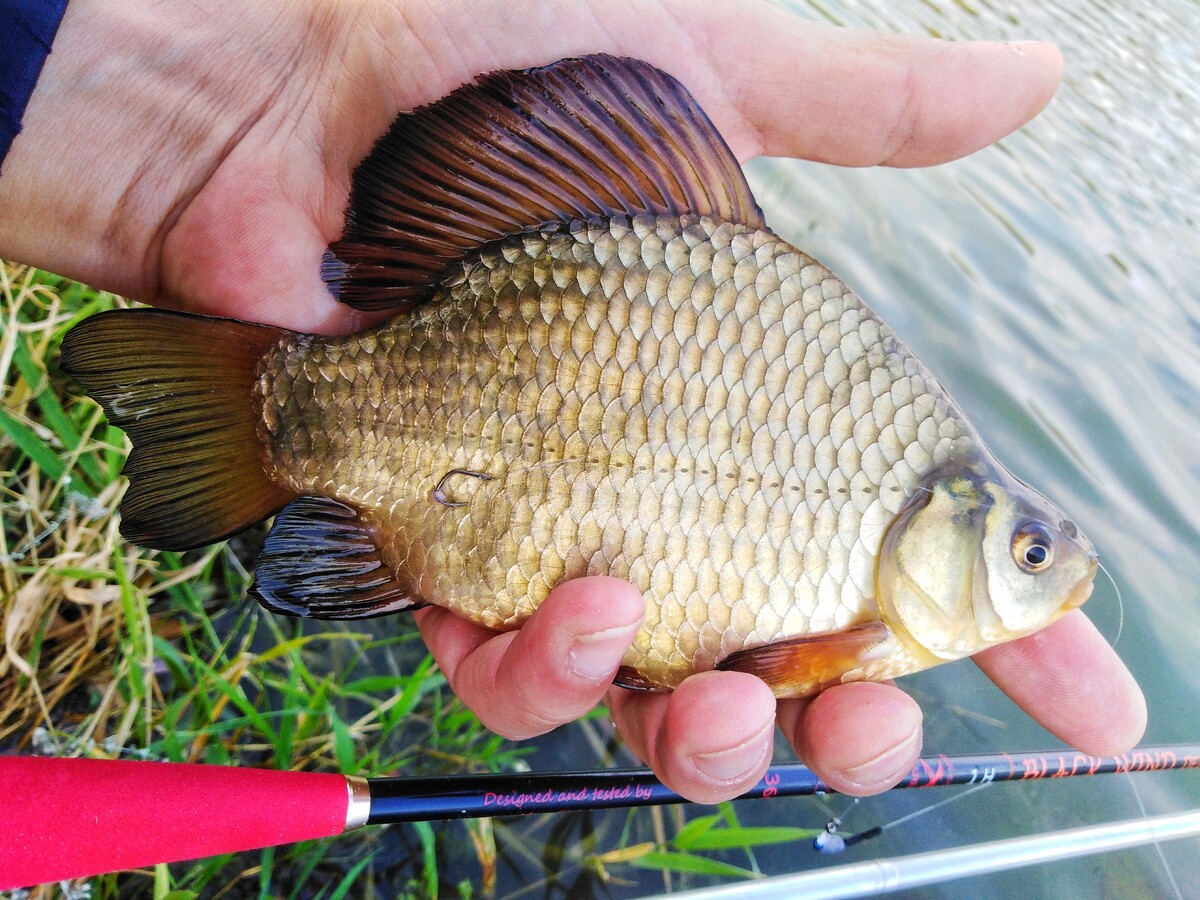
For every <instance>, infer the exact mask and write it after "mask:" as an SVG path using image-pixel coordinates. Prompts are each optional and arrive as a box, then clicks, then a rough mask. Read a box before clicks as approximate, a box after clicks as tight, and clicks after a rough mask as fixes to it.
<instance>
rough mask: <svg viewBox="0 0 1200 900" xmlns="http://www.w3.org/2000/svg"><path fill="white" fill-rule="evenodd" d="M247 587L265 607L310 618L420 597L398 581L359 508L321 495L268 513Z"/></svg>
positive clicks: (395, 605)
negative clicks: (264, 537)
mask: <svg viewBox="0 0 1200 900" xmlns="http://www.w3.org/2000/svg"><path fill="white" fill-rule="evenodd" d="M250 595H251V596H252V597H254V599H256V600H257V601H258V602H259V603H261V604H262V605H263V606H264V607H266V608H267V609H269V610H271V611H272V612H278V613H284V614H286V615H289V616H305V617H311V618H316V619H365V618H368V617H370V616H382V615H386V614H388V613H394V612H400V611H401V610H406V609H417V608H419V607H421V606H424V605H425V603H424V601H423V600H421V598H419V597H415V596H413V594H412V593H411V592H409V591H407V590H405V589H404V588H403V587H402V586H401V585H400V583H399V582H398V581H397V579H396V576H395V573H394V572H392V570H391V569H390V568H389V567H388V565H387V563H385V562H384V560H383V555H382V554H381V553H380V551H379V547H378V546H377V545H376V543H375V536H374V531H373V529H372V528H371V527H370V525H368V524H367V523H365V522H363V520H362V517H361V516H360V515H359V512H358V510H356V509H355V508H354V507H352V506H347V505H346V504H345V503H341V502H339V501H337V500H331V499H329V498H326V497H301V498H299V499H298V500H293V501H292V502H291V503H289V504H288V505H287V506H285V507H284V508H283V510H282V511H281V512H280V513H279V515H278V516H277V517H276V518H275V524H274V525H273V526H272V527H271V531H270V533H268V534H267V541H266V543H265V544H264V545H263V551H262V555H261V556H259V558H258V563H257V565H256V566H255V570H254V584H253V585H252V586H251V588H250Z"/></svg>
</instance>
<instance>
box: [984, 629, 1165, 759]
mask: <svg viewBox="0 0 1200 900" xmlns="http://www.w3.org/2000/svg"><path fill="white" fill-rule="evenodd" d="M973 658H974V660H975V662H976V663H977V664H978V665H979V668H980V669H982V670H983V672H984V674H986V675H987V676H988V678H990V679H992V681H994V682H995V683H996V684H997V686H999V688H1000V689H1001V690H1003V691H1004V692H1005V693H1006V694H1008V695H1009V696H1010V697H1011V698H1012V699H1013V700H1014V701H1016V703H1017V704H1018V705H1019V706H1021V708H1023V709H1024V710H1025V711H1026V712H1027V713H1029V715H1030V716H1031V717H1032V718H1033V719H1034V720H1036V721H1037V722H1038V723H1039V724H1040V725H1042V726H1043V727H1044V728H1046V729H1047V730H1048V731H1050V732H1052V733H1053V734H1055V735H1056V736H1057V737H1060V738H1062V739H1063V740H1064V741H1066V742H1067V743H1068V744H1070V745H1071V746H1072V747H1075V748H1076V749H1078V750H1081V751H1083V752H1084V753H1087V754H1089V755H1091V756H1113V755H1116V754H1119V753H1124V752H1125V751H1126V750H1128V749H1129V748H1131V747H1132V746H1134V744H1136V743H1137V742H1138V741H1139V740H1140V739H1141V737H1142V734H1143V732H1144V731H1145V730H1146V700H1145V698H1144V697H1143V696H1142V692H1141V689H1140V688H1138V686H1137V682H1135V681H1134V680H1133V676H1132V675H1131V674H1130V672H1129V670H1128V669H1127V668H1125V664H1124V663H1122V662H1121V660H1120V658H1119V657H1118V656H1117V654H1116V652H1115V651H1114V650H1113V649H1112V647H1110V646H1109V645H1108V642H1107V641H1105V639H1104V636H1103V635H1101V634H1100V632H1099V631H1097V630H1096V626H1094V625H1093V624H1092V623H1091V620H1090V619H1088V618H1087V616H1085V615H1084V614H1083V613H1082V612H1080V611H1079V610H1075V611H1073V612H1071V613H1068V614H1067V615H1066V616H1064V617H1063V618H1061V619H1059V620H1058V621H1057V622H1055V623H1054V624H1053V625H1051V626H1050V627H1049V628H1046V629H1044V630H1042V631H1039V632H1037V633H1036V634H1032V635H1030V636H1029V637H1025V638H1021V639H1019V640H1016V641H1013V642H1011V643H1008V644H1001V645H1000V646H998V647H992V648H990V649H988V650H985V651H983V652H982V653H977V654H975V656H974V657H973Z"/></svg>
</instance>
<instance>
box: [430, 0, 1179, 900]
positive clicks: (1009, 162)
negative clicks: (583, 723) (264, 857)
mask: <svg viewBox="0 0 1200 900" xmlns="http://www.w3.org/2000/svg"><path fill="white" fill-rule="evenodd" d="M790 8H791V9H793V11H794V12H795V13H796V15H798V16H802V17H805V18H809V19H813V20H819V21H826V22H834V23H836V24H839V25H845V26H848V27H855V28H866V29H874V30H883V31H902V32H907V33H915V34H931V35H935V36H938V37H943V38H947V39H952V40H965V39H998V40H1010V39H1012V40H1016V39H1024V38H1045V39H1050V40H1054V41H1056V42H1057V43H1058V44H1059V46H1060V47H1061V48H1062V50H1063V52H1064V55H1065V57H1066V60H1067V70H1066V76H1065V80H1064V84H1063V86H1062V89H1061V90H1060V92H1059V94H1058V96H1057V98H1056V99H1055V101H1054V102H1053V103H1052V105H1051V106H1050V107H1049V108H1048V109H1047V110H1046V112H1045V113H1044V114H1043V115H1042V116H1040V117H1039V118H1038V119H1037V120H1035V122H1034V123H1033V124H1032V125H1030V126H1029V127H1027V128H1026V129H1024V130H1023V131H1021V132H1020V133H1018V134H1016V135H1013V136H1011V137H1009V138H1006V139H1005V140H1004V141H1002V142H1001V143H1000V144H999V145H998V146H996V147H993V148H990V149H988V150H985V151H983V152H980V153H978V154H975V155H974V156H972V157H970V158H968V159H965V160H962V161H959V162H955V163H952V164H948V165H945V166H941V167H938V168H935V169H926V170H903V171H896V170H881V169H875V170H847V169H837V168H832V167H829V166H819V165H814V164H806V163H797V162H791V161H774V160H768V161H759V162H756V163H754V164H752V165H751V167H750V174H751V183H752V186H753V187H754V189H755V191H756V194H757V196H758V199H759V201H760V203H761V205H762V207H763V208H764V210H765V212H766V214H767V218H768V221H769V222H770V223H771V225H772V227H773V228H774V229H775V230H776V231H778V232H779V233H780V234H781V235H782V236H783V237H785V238H786V239H788V240H790V241H791V242H792V243H794V244H796V245H797V246H798V247H800V248H802V249H804V250H806V251H807V252H809V253H811V254H812V255H814V256H816V257H817V258H818V259H821V260H822V261H823V262H825V263H826V264H827V265H829V266H830V267H831V268H832V269H833V270H834V271H835V272H837V273H838V274H839V275H841V276H842V278H843V279H844V280H845V281H846V282H847V283H848V284H849V285H850V286H851V287H853V288H854V289H855V290H856V291H857V292H858V293H860V294H861V295H862V296H863V297H864V298H865V299H866V300H867V302H868V303H870V304H871V305H872V306H873V307H874V308H875V309H876V311H877V312H878V313H879V314H880V315H881V316H882V317H883V318H884V319H885V320H886V321H887V322H888V323H889V324H891V325H892V327H893V328H894V329H895V330H896V331H897V332H898V333H899V334H900V335H901V336H902V338H903V339H904V340H905V342H906V343H907V344H908V345H909V346H910V347H911V349H912V350H913V351H914V352H915V353H916V355H917V356H919V357H920V358H921V359H922V360H923V361H924V362H925V363H926V364H927V365H928V366H929V367H930V368H931V369H932V370H933V371H934V372H935V373H936V374H937V375H938V377H939V378H940V379H941V381H942V382H943V384H945V386H946V387H947V388H948V389H949V390H950V392H951V394H953V395H954V397H955V398H956V400H957V401H958V402H959V404H960V405H961V406H962V407H963V408H964V409H965V410H966V411H967V413H968V415H969V417H970V418H971V420H972V421H973V422H974V424H975V425H976V426H977V427H978V429H979V430H980V432H981V433H982V434H983V436H984V438H985V440H986V441H987V442H988V443H989V445H990V446H991V447H992V449H993V450H994V451H995V453H996V455H997V456H998V457H999V458H1000V459H1001V460H1003V461H1004V462H1005V463H1006V464H1007V465H1008V466H1009V467H1010V468H1012V469H1013V470H1014V471H1015V472H1016V473H1017V474H1018V475H1020V476H1021V477H1023V478H1025V479H1026V480H1028V481H1029V482H1031V483H1033V484H1034V485H1036V486H1037V487H1039V488H1040V489H1042V490H1043V491H1044V492H1045V493H1046V494H1048V495H1049V496H1050V497H1052V498H1054V500H1055V501H1056V502H1058V503H1059V504H1060V505H1061V506H1062V507H1063V508H1064V509H1066V510H1068V511H1069V512H1070V514H1071V516H1072V517H1073V518H1074V519H1075V521H1076V522H1078V524H1079V525H1080V527H1081V528H1082V529H1083V531H1084V532H1085V533H1087V534H1088V535H1089V536H1090V537H1091V538H1092V540H1093V542H1094V543H1095V544H1096V546H1097V548H1098V549H1099V551H1100V554H1101V557H1102V559H1103V561H1104V562H1105V564H1106V565H1107V567H1108V568H1109V570H1110V571H1111V573H1112V576H1113V578H1114V579H1115V581H1116V582H1117V584H1119V585H1120V589H1121V592H1122V594H1123V596H1124V626H1123V631H1122V633H1121V637H1120V641H1119V643H1118V644H1117V649H1118V652H1119V653H1120V655H1121V656H1122V658H1123V659H1124V660H1125V661H1126V663H1127V664H1128V665H1129V667H1130V668H1131V669H1132V670H1133V672H1134V674H1135V676H1136V677H1137V678H1138V680H1139V682H1140V683H1141V684H1142V685H1143V687H1144V689H1145V692H1146V695H1147V699H1148V702H1149V711H1150V722H1149V728H1148V731H1147V734H1146V742H1147V743H1167V742H1172V741H1195V740H1197V738H1198V737H1200V716H1197V709H1200V666H1198V665H1196V659H1197V656H1198V652H1197V651H1198V648H1200V589H1198V588H1197V585H1198V584H1200V416H1198V415H1197V413H1198V412H1200V402H1198V401H1197V397H1198V396H1200V361H1198V356H1200V241H1198V239H1197V231H1196V229H1197V222H1196V219H1197V215H1198V213H1200V166H1198V165H1197V163H1196V149H1197V145H1198V144H1200V140H1198V139H1200V126H1198V125H1197V122H1200V55H1198V52H1197V41H1196V35H1197V34H1200V5H1197V4H1196V3H1195V2H1194V0H1153V2H1151V3H1145V4H1138V5H1137V6H1136V7H1134V8H1130V6H1128V5H1124V4H1116V3H1112V2H1105V0H1071V2H1069V3H1053V4H1050V5H1044V4H1041V3H1032V2H1019V3H1004V4H995V3H991V2H974V0H954V2H949V0H945V2H943V0H897V2H892V0H888V2H883V0H863V2H855V3H853V4H849V3H843V2H841V0H828V2H825V0H810V2H803V0H792V2H791V4H790ZM797 89H798V90H799V89H802V86H801V85H797ZM1086 611H1087V613H1088V615H1089V616H1091V617H1092V619H1093V621H1095V622H1096V623H1097V624H1098V625H1099V627H1100V628H1101V630H1102V631H1103V632H1104V633H1105V634H1106V635H1107V636H1108V637H1109V638H1110V640H1112V639H1115V637H1116V635H1117V631H1118V622H1119V620H1120V614H1119V611H1118V607H1117V602H1116V594H1115V592H1114V590H1113V589H1112V587H1111V586H1109V585H1107V584H1104V583H1103V582H1100V583H1098V586H1097V589H1096V592H1095V594H1094V596H1093V599H1092V600H1091V601H1090V603H1089V604H1088V606H1087V607H1086ZM903 684H904V686H905V687H906V688H907V689H908V690H910V691H911V692H912V693H913V694H914V695H915V696H916V697H917V698H918V699H919V701H920V702H921V705H922V707H923V709H924V710H925V714H926V718H927V729H926V743H925V746H926V751H927V752H929V753H947V754H952V753H971V752H998V751H1006V750H1019V749H1022V748H1048V747H1054V746H1060V744H1059V742H1058V741H1056V740H1055V739H1054V738H1053V737H1052V736H1050V735H1049V734H1047V733H1046V732H1045V731H1043V730H1042V729H1041V728H1040V727H1038V726H1037V725H1035V724H1034V723H1033V722H1032V721H1030V720H1029V719H1028V718H1027V717H1026V716H1025V715H1024V714H1023V713H1021V712H1020V710H1018V709H1017V708H1016V707H1015V706H1014V705H1013V704H1012V703H1011V702H1009V701H1008V700H1007V699H1006V698H1005V697H1004V696H1003V695H1002V694H1001V693H1000V692H999V691H998V690H997V689H996V688H995V687H993V686H992V685H991V683H990V682H989V681H987V679H986V678H984V677H983V676H982V675H981V674H980V673H979V671H978V670H977V669H975V667H974V666H973V665H971V664H970V663H959V664H955V665H953V666H950V667H943V668H941V669H937V670H933V671H931V672H927V673H922V674H920V675H917V676H913V677H910V678H907V679H905V680H904V681H903ZM580 734H581V733H580V732H578V731H576V732H574V733H572V732H571V730H569V729H568V730H566V734H565V735H564V734H563V732H559V733H556V734H555V735H553V736H551V737H550V738H548V739H545V740H543V741H542V742H540V743H539V745H538V746H539V748H540V749H539V750H538V752H537V753H536V754H535V755H534V756H533V757H532V758H531V759H530V763H531V765H532V766H533V767H534V768H538V769H553V768H579V767H581V766H583V765H589V764H591V763H590V762H588V761H586V760H585V759H584V757H590V754H591V753H592V751H591V748H590V747H589V746H588V744H587V742H586V740H584V739H583V738H581V737H580ZM581 747H582V748H583V749H582V750H581V749H580V748H581ZM618 761H619V762H626V763H627V762H628V761H627V760H618ZM945 796H948V795H947V794H945V793H937V792H911V793H896V794H890V795H886V796H883V797H878V798H871V799H868V800H864V801H862V802H860V803H858V804H857V805H856V806H854V808H853V809H852V810H851V811H850V813H849V815H848V816H847V818H846V822H845V825H846V828H847V829H848V830H850V831H855V830H860V829H865V828H869V827H871V826H873V825H880V824H884V823H886V822H891V821H894V820H896V819H898V818H900V817H901V816H904V815H906V814H908V813H910V812H912V811H915V810H917V809H919V808H921V807H923V806H927V805H928V804H930V803H933V802H935V800H939V799H942V798H944V797H945ZM847 805H848V801H846V800H845V799H844V798H827V799H825V800H820V799H806V800H794V801H772V802H770V803H759V804H754V803H745V804H737V811H738V815H739V816H740V817H741V818H742V820H743V822H746V823H757V824H768V823H770V824H794V825H807V826H812V827H820V826H821V825H823V824H824V822H825V820H826V818H827V817H828V816H829V815H830V814H831V813H833V812H842V811H844V810H846V808H847ZM1197 805H1200V775H1198V774H1197V773H1195V772H1183V773H1159V774H1152V775H1142V776H1114V777H1107V778H1104V779H1092V780H1086V779H1070V780H1068V779H1062V780H1058V781H1054V782H1049V781H1048V782H1039V783H1036V784H1002V785H995V786H993V787H991V788H989V789H987V790H985V791H982V792H980V793H978V794H976V795H973V796H972V797H970V798H967V799H965V800H963V801H962V802H956V803H953V804H951V805H950V806H948V807H944V808H942V809H939V810H938V811H936V812H934V813H931V814H929V815H926V816H922V817H920V818H918V819H915V820H913V821H912V822H911V823H910V824H906V825H903V826H898V827H896V828H892V829H889V830H888V831H887V832H886V833H885V835H884V836H882V837H881V838H879V839H877V840H875V841H872V842H866V843H864V844H861V845H859V846H858V847H856V848H854V850H853V852H848V853H847V854H845V855H843V856H841V857H834V858H829V857H822V856H818V855H817V854H816V853H814V852H812V850H811V849H810V848H809V847H807V846H799V847H797V846H789V847H784V848H776V849H773V850H770V851H762V852H759V853H758V854H757V863H758V865H760V866H761V868H762V870H763V871H764V872H765V873H766V874H778V873H784V872H793V871H800V870H804V869H809V868H814V867H817V866H823V865H829V864H837V863H841V862H852V861H859V860H864V859H871V858H875V857H883V856H891V855H897V854H905V853H912V852H919V851H923V850H930V849H936V848H939V847H950V846H961V845H964V844H967V843H971V842H976V841H986V840H995V839H999V838H1006V837H1013V836H1016V835H1024V834H1032V833H1038V832H1044V831H1049V830H1055V829H1062V828H1070V827H1075V826H1079V825H1085V824H1090V823H1098V822H1105V821H1112V820H1119V819H1126V818H1135V817H1140V816H1142V815H1155V814H1160V813H1167V812H1173V811H1179V810H1183V809H1189V808H1194V807H1196V806H1197ZM708 811H709V810H707V809H693V810H690V811H688V812H687V815H689V816H694V815H698V814H702V813H706V812H708ZM650 816H651V813H649V812H647V811H641V812H637V813H632V814H629V816H628V817H626V815H625V814H623V813H614V814H606V815H605V816H591V815H582V814H581V815H578V816H559V817H553V818H542V819H534V820H528V821H525V822H521V823H514V824H511V825H501V826H499V828H498V831H497V836H498V842H499V844H500V846H501V851H502V852H501V865H500V869H499V872H498V880H497V894H498V896H510V897H514V896H539V895H546V896H553V895H559V894H563V893H571V894H572V895H583V896H586V895H589V894H597V895H604V894H608V895H613V896H639V895H643V894H646V893H650V892H654V891H657V890H661V889H662V888H663V886H664V881H663V878H662V877H661V876H660V875H655V874H652V873H645V872H639V871H636V870H634V871H630V869H629V868H628V867H617V868H616V869H615V871H616V873H617V874H618V879H619V880H618V881H614V882H609V883H608V884H607V885H605V884H603V883H602V882H601V881H600V880H598V879H596V878H593V877H590V876H588V875H587V874H586V873H582V872H580V871H579V870H578V869H577V868H575V869H572V866H571V865H570V864H569V862H568V863H564V861H563V857H562V855H561V854H562V851H560V850H557V849H555V848H556V847H564V848H571V847H572V846H577V843H576V842H577V841H578V840H580V839H582V840H583V841H584V844H583V846H585V847H591V848H592V849H594V850H595V851H597V852H601V853H603V852H605V851H607V850H611V849H613V848H614V847H616V846H618V843H617V837H618V835H619V834H620V832H621V830H622V829H624V828H627V827H628V828H630V829H631V833H632V834H634V835H635V837H636V839H640V840H646V839H651V838H652V837H653V832H654V830H655V828H656V820H654V819H652V818H650ZM668 818H669V817H668ZM447 828H461V826H458V825H454V826H447ZM667 833H670V828H668V829H667ZM542 842H546V845H545V846H543V844H542ZM539 848H541V849H539ZM547 848H548V849H547ZM565 852H566V853H567V855H568V856H570V854H571V853H573V852H576V851H575V850H570V849H568V850H566V851H565ZM470 856H471V854H470V853H469V851H464V858H463V859H462V860H459V862H460V863H461V864H462V865H463V866H464V869H463V872H464V874H465V876H466V877H470V875H471V869H472V865H471V863H470ZM539 858H540V863H539ZM733 861H736V862H738V863H739V864H745V863H746V860H745V858H744V857H743V858H741V859H737V860H733ZM559 866H564V867H565V868H566V869H571V870H572V871H573V872H574V873H575V874H573V875H571V876H569V877H568V878H567V879H566V880H565V881H560V882H557V883H553V882H545V881H543V880H542V879H543V878H544V877H546V876H547V875H549V874H550V873H552V872H553V871H555V870H556V869H558V867H559ZM457 877H463V876H448V879H447V880H448V881H455V880H457ZM697 883H699V884H703V883H705V882H703V881H701V882H695V881H693V882H690V884H692V885H695V884H697ZM1197 884H1200V841H1186V842H1177V843H1174V844H1167V845H1164V846H1163V847H1161V848H1153V847H1151V848H1145V849H1138V850H1129V851H1123V852H1120V853H1113V854H1109V855H1107V856H1105V857H1102V858H1087V859H1082V860H1076V861H1067V862H1059V863H1054V864H1052V865H1046V866H1041V867H1038V868H1034V869H1029V870H1024V871H1020V872H1014V873H1006V874H998V875H993V876H988V877H985V878H977V879H974V880H972V882H971V883H970V884H969V885H964V884H961V883H959V884H953V885H949V886H946V887H943V888H941V889H932V890H924V891H922V892H921V896H932V895H939V894H938V892H939V890H940V895H944V896H957V895H958V894H959V893H960V892H961V891H963V890H964V888H966V889H969V890H970V892H971V895H972V896H977V897H1011V896H1016V895H1018V892H1026V893H1027V894H1028V895H1031V896H1055V897H1059V898H1071V897H1079V898H1092V897H1097V896H1172V895H1174V894H1175V893H1176V890H1177V886H1178V890H1180V891H1182V894H1183V895H1184V896H1186V895H1188V894H1189V893H1192V892H1194V890H1195V887H1194V886H1195V885H1197Z"/></svg>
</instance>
